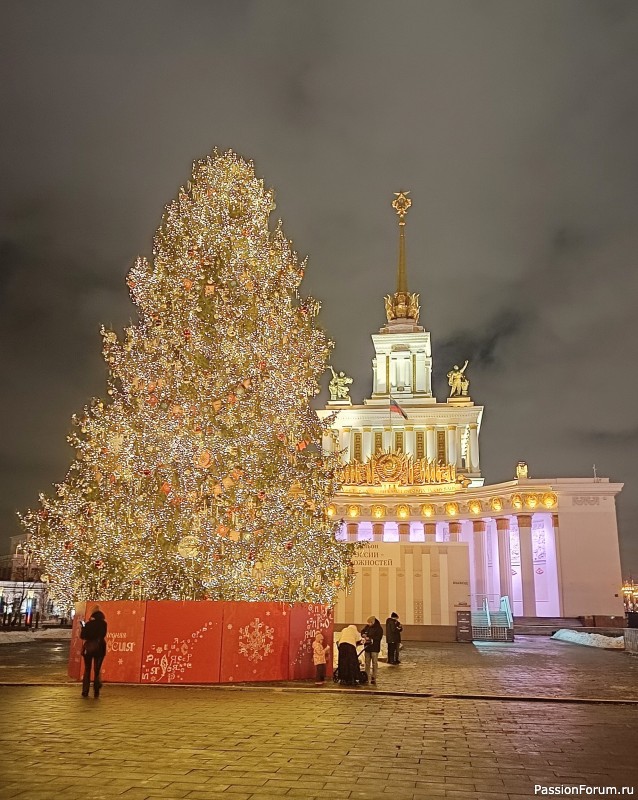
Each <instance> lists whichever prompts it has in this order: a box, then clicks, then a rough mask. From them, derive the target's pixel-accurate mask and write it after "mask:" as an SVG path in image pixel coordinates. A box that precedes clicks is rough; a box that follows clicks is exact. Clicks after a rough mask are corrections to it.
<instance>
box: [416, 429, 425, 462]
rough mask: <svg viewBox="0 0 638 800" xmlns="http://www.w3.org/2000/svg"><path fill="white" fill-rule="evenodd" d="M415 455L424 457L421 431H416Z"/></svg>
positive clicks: (423, 436)
mask: <svg viewBox="0 0 638 800" xmlns="http://www.w3.org/2000/svg"><path fill="white" fill-rule="evenodd" d="M416 457H417V458H425V434H424V433H423V431H417V432H416Z"/></svg>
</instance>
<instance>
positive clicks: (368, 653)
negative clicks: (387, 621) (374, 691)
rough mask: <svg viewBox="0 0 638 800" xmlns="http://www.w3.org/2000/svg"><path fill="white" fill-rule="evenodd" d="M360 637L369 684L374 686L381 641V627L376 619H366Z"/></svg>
mask: <svg viewBox="0 0 638 800" xmlns="http://www.w3.org/2000/svg"><path fill="white" fill-rule="evenodd" d="M361 637H362V639H363V644H364V652H365V660H366V672H367V673H368V675H369V676H370V683H371V684H372V685H373V686H374V684H376V682H377V670H378V668H379V653H380V652H381V639H383V626H382V625H381V623H380V622H379V620H378V619H377V618H376V617H368V624H367V625H366V626H365V628H363V630H362V631H361Z"/></svg>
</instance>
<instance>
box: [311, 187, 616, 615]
mask: <svg viewBox="0 0 638 800" xmlns="http://www.w3.org/2000/svg"><path fill="white" fill-rule="evenodd" d="M393 205H394V207H395V210H396V211H397V213H398V215H399V263H398V270H397V291H396V292H395V293H394V294H393V295H390V296H388V297H386V298H385V307H386V316H387V322H386V324H385V325H383V326H382V327H381V329H380V330H379V333H377V334H374V335H373V336H372V341H373V344H374V349H375V356H374V359H373V362H372V395H371V397H370V398H367V399H366V400H364V403H363V405H352V403H351V401H350V399H349V397H348V396H347V392H348V390H347V389H346V390H345V391H343V387H341V388H342V391H339V392H338V391H337V388H338V387H337V385H336V383H335V384H334V386H333V384H332V383H331V397H334V398H336V397H339V399H333V400H331V401H330V402H329V403H328V404H327V407H326V408H325V409H323V410H322V411H320V412H319V413H320V415H321V416H323V417H326V416H328V415H330V414H333V413H334V412H338V413H337V415H336V419H335V422H334V425H333V428H332V436H326V437H325V438H324V442H323V446H324V449H325V450H327V451H334V450H335V449H336V450H338V451H340V452H341V456H342V474H341V478H342V480H343V486H342V489H341V491H340V493H339V495H338V496H337V497H336V498H335V500H334V503H333V504H332V506H331V508H330V509H329V513H331V514H332V515H333V516H334V517H335V518H337V519H341V518H342V519H343V520H344V523H343V526H342V532H341V536H342V538H343V539H344V540H346V541H366V542H370V543H371V544H370V546H369V547H367V548H366V550H365V553H366V557H365V558H361V559H359V560H358V561H359V563H357V562H355V568H356V570H357V581H356V582H355V588H354V590H353V592H352V593H351V595H350V596H348V597H346V596H342V597H341V598H340V600H339V603H338V606H337V610H336V621H337V622H354V623H361V622H363V621H364V620H365V618H366V616H367V615H369V614H375V615H376V616H377V617H379V618H380V619H381V618H383V619H385V616H387V614H388V613H389V612H390V611H394V610H397V611H398V612H399V613H400V615H401V617H402V619H403V621H404V623H405V624H408V625H410V624H414V625H418V624H425V625H427V624H430V625H443V626H445V625H453V624H455V614H454V610H455V609H457V610H459V609H467V608H470V607H471V608H472V609H479V608H481V607H482V605H483V603H484V601H485V600H487V602H488V603H489V606H490V608H491V609H494V610H496V609H497V608H498V606H499V601H500V598H501V597H503V596H507V597H509V599H510V603H511V606H512V609H513V612H514V615H515V616H519V617H520V616H524V617H576V616H584V615H617V614H622V613H623V603H622V597H621V595H620V586H621V585H622V579H621V571H620V557H619V548H618V531H617V523H616V507H615V496H616V494H617V493H618V492H619V491H620V490H621V489H622V484H615V483H610V482H609V480H608V479H607V478H546V479H536V478H530V477H528V474H527V465H526V464H525V463H524V462H519V464H518V465H517V467H516V478H515V479H514V480H511V481H507V482H505V483H500V484H491V485H489V484H488V485H486V484H485V482H484V478H483V476H482V474H481V462H480V450H479V434H480V429H481V419H482V416H483V407H482V406H479V405H475V403H474V402H473V400H472V398H471V395H470V392H469V379H468V377H467V376H466V368H467V363H466V364H465V365H463V367H459V366H458V365H454V368H453V369H451V370H450V372H449V373H448V382H449V385H450V397H448V398H447V399H446V400H445V401H444V402H440V401H438V400H437V398H436V397H434V395H433V393H432V349H431V342H430V333H429V331H427V330H426V329H425V328H424V327H423V326H422V325H420V324H419V315H420V307H419V296H418V295H416V294H412V293H410V292H408V289H407V277H406V259H405V216H406V214H407V211H408V209H409V207H410V205H411V202H410V199H409V198H408V197H407V194H404V193H399V194H398V195H397V199H396V200H395V202H394V203H393ZM340 374H341V375H343V373H340ZM343 380H344V379H342V381H343ZM347 380H349V379H347ZM334 381H336V382H337V383H338V381H339V378H338V377H337V376H336V375H335V379H334ZM334 381H333V383H334ZM392 543H395V546H396V543H399V544H400V545H401V548H400V552H401V554H400V557H399V550H398V549H397V551H396V552H395V553H394V554H393V552H392ZM459 587H461V589H460V590H459ZM463 587H465V590H463Z"/></svg>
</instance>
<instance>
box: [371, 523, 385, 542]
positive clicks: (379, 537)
mask: <svg viewBox="0 0 638 800" xmlns="http://www.w3.org/2000/svg"><path fill="white" fill-rule="evenodd" d="M372 541H373V542H382V541H383V522H373V523H372Z"/></svg>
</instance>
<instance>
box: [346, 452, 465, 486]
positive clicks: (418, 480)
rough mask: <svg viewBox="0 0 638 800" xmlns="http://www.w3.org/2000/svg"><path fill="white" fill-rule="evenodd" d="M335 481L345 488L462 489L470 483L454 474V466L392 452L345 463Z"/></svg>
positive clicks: (463, 477)
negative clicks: (386, 485) (385, 485)
mask: <svg viewBox="0 0 638 800" xmlns="http://www.w3.org/2000/svg"><path fill="white" fill-rule="evenodd" d="M338 477H339V480H340V481H341V482H342V484H344V485H345V486H382V485H383V484H393V485H396V486H428V485H445V484H447V485H454V486H459V487H462V488H463V487H465V486H467V485H468V484H469V482H470V481H469V479H468V478H466V477H465V476H464V475H458V474H457V472H456V467H455V466H454V464H443V463H442V462H440V461H435V460H434V459H428V458H417V459H414V458H412V456H409V455H406V454H405V453H392V452H386V453H380V454H377V455H372V456H370V458H368V459H367V461H365V462H361V461H356V460H353V461H349V462H348V463H347V464H344V465H343V466H342V467H340V469H339V471H338Z"/></svg>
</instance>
